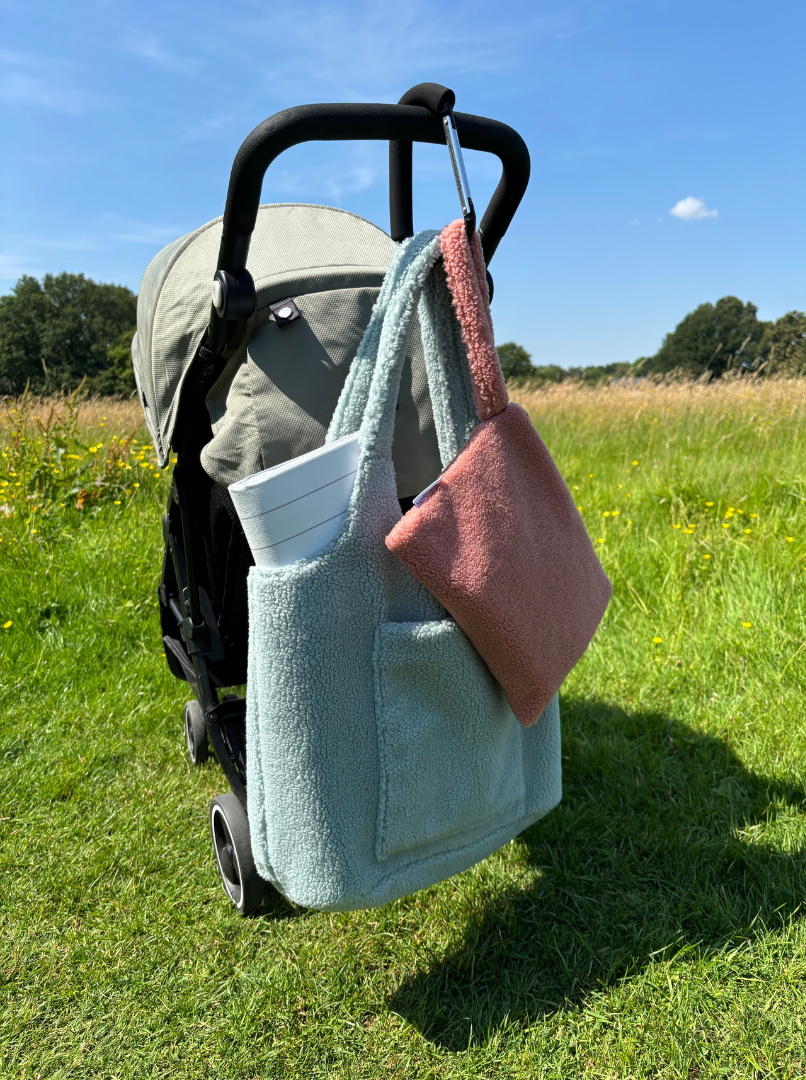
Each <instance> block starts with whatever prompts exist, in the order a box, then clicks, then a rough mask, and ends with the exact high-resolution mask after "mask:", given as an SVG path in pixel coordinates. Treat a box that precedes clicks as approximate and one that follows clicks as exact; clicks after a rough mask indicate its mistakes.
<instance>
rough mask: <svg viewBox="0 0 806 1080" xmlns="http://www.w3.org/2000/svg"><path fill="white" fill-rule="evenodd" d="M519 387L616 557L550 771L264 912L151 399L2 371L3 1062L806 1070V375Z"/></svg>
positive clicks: (251, 1070) (593, 1071) (587, 1072)
mask: <svg viewBox="0 0 806 1080" xmlns="http://www.w3.org/2000/svg"><path fill="white" fill-rule="evenodd" d="M521 400H522V401H523V402H524V404H525V405H526V406H527V407H528V408H529V410H530V412H531V415H532V416H533V418H534V420H535V423H536V424H537V427H538V429H539V430H540V432H541V433H542V435H543V437H544V438H545V440H546V442H547V443H548V445H549V447H550V449H551V450H552V452H553V453H554V455H555V458H556V460H557V461H558V463H559V464H560V467H561V469H562V471H563V474H564V475H565V477H566V479H567V481H568V483H569V486H570V487H571V489H572V491H573V492H574V495H575V496H576V498H577V500H578V504H579V506H580V507H581V512H582V515H583V517H584V519H585V521H586V523H587V525H588V528H589V530H590V534H591V536H592V538H593V540H594V542H595V544H596V547H597V550H598V552H599V554H600V557H601V559H602V562H603V564H604V566H605V568H606V570H607V571H608V573H609V574H610V576H611V578H612V580H613V583H614V597H613V601H612V603H611V605H610V608H609V610H608V613H607V615H606V617H605V621H604V623H603V624H602V627H601V628H600V630H599V632H598V634H597V636H596V638H595V640H594V643H593V645H592V646H591V648H590V649H589V651H588V653H587V655H586V656H585V657H584V659H583V660H582V662H581V663H580V664H579V665H578V667H577V668H576V670H575V671H574V672H573V673H572V675H571V676H570V677H569V679H568V680H567V683H566V685H565V687H564V689H563V692H562V694H561V708H562V716H563V738H564V745H563V757H564V763H563V764H564V798H563V802H562V804H561V805H560V807H559V808H558V809H557V810H555V811H554V812H553V813H552V814H550V815H549V816H548V817H547V818H546V819H544V820H543V821H542V822H539V823H538V824H537V825H536V826H533V827H532V828H531V829H529V830H528V831H527V832H526V833H524V834H523V835H522V836H520V837H518V838H517V839H516V840H515V841H513V842H512V843H511V844H509V845H507V846H506V847H505V848H503V849H502V850H501V851H500V852H498V853H497V854H496V855H494V856H493V857H491V858H490V859H488V860H486V862H484V863H482V864H481V865H479V866H477V867H475V868H473V869H471V870H469V871H467V872H466V873H464V874H462V875H460V876H459V877H457V878H455V879H452V880H450V881H446V882H443V883H442V884H440V885H437V886H435V887H433V888H431V889H429V890H427V891H425V892H423V893H420V894H417V895H415V896H412V897H409V898H407V899H404V900H401V901H399V902H397V903H395V904H392V905H389V906H387V907H384V908H381V909H377V910H373V911H368V912H358V913H351V914H344V915H329V914H322V913H317V912H308V911H302V910H297V909H295V908H293V907H292V906H291V905H289V904H287V903H285V902H284V901H282V900H281V899H279V898H276V897H275V898H274V899H270V900H268V901H267V903H266V905H265V906H264V909H263V911H262V913H261V914H260V916H259V917H257V918H254V919H250V920H246V921H244V920H241V919H239V918H238V917H237V916H236V915H234V914H233V913H232V911H231V910H230V908H229V907H228V906H227V903H226V901H225V898H224V894H223V892H222V890H221V888H220V886H219V883H218V880H217V876H216V871H215V866H214V861H213V856H212V850H211V846H210V842H209V839H208V834H207V825H206V811H207V806H208V802H209V799H210V797H211V796H213V795H215V794H218V793H219V792H221V791H223V790H224V789H225V785H224V783H223V781H222V777H221V773H220V770H219V769H218V767H217V766H216V765H215V764H214V763H209V764H208V765H206V766H205V767H204V768H202V769H201V770H200V771H191V770H190V768H189V767H188V765H187V763H186V760H185V757H184V753H183V749H184V748H183V739H182V729H181V707H182V703H183V701H184V700H185V699H186V697H187V696H188V694H187V691H186V688H184V685H183V684H179V683H177V682H175V681H174V680H173V679H172V678H171V676H170V675H169V673H168V670H167V668H166V666H165V661H164V660H163V658H162V648H161V643H160V638H159V632H158V625H157V618H156V613H157V607H156V597H155V589H156V585H157V581H158V572H159V564H160V558H161V551H160V547H161V541H160V529H159V519H160V516H161V514H162V509H163V502H164V499H165V494H166V490H167V476H166V474H160V473H159V472H158V471H157V470H156V469H155V468H154V462H153V455H152V454H151V453H150V448H149V447H148V445H147V443H146V436H145V434H144V433H143V432H140V433H139V435H137V434H135V436H134V438H135V439H140V440H141V443H134V442H132V441H128V440H127V436H128V435H129V434H130V432H131V429H132V428H134V427H135V426H136V425H137V423H138V416H137V412H136V410H135V409H134V407H129V406H115V407H114V411H113V406H112V405H111V404H108V403H104V402H100V403H95V404H94V405H92V407H91V408H89V409H87V410H85V412H84V413H83V414H79V416H78V418H77V421H76V422H75V423H74V420H75V418H74V420H71V419H70V417H69V416H68V417H66V419H64V421H63V422H60V423H61V427H60V428H59V429H58V431H57V433H56V435H53V436H48V435H47V433H46V434H45V435H42V434H40V435H39V436H37V435H36V427H35V423H34V421H33V415H34V414H36V415H39V417H40V424H43V425H44V427H45V429H48V427H49V426H50V427H51V428H52V426H53V421H51V423H50V425H48V423H47V422H46V417H47V410H46V407H45V406H44V405H42V404H35V406H34V409H33V413H32V414H31V416H30V417H28V419H25V417H24V416H23V418H22V419H21V418H20V417H21V415H22V414H21V413H20V411H19V406H17V408H18V412H17V413H16V414H12V413H11V411H10V409H11V406H9V410H8V411H7V413H6V418H5V420H4V421H2V423H3V424H4V427H3V428H2V440H0V441H2V444H3V445H5V446H6V449H5V450H4V451H3V453H4V455H5V456H3V457H2V458H0V575H1V576H0V819H2V820H1V822H0V824H2V830H1V831H0V873H1V874H2V879H1V880H2V893H0V978H1V985H2V991H1V994H2V996H1V997H0V1002H1V1003H2V1004H1V1007H2V1014H1V1018H0V1076H3V1077H15V1078H16V1077H21V1078H22V1077H25V1078H31V1080H33V1078H35V1077H36V1078H41V1080H44V1078H46V1077H47V1078H50V1077H60V1078H61V1077H104V1078H106V1077H110V1078H111V1077H120V1078H135V1077H136V1078H139V1077H160V1078H162V1077H166V1078H177V1080H180V1078H181V1080H184V1078H196V1077H211V1078H216V1080H218V1078H222V1080H223V1078H236V1077H237V1078H257V1077H284V1078H285V1077H293V1078H305V1080H318V1078H320V1077H333V1078H340V1080H341V1078H359V1077H360V1078H375V1077H382V1076H383V1077H401V1078H406V1080H414V1078H417V1080H419V1078H426V1077H440V1078H442V1077H445V1078H448V1077H450V1078H460V1077H461V1078H473V1080H487V1078H498V1077H501V1078H507V1080H516V1078H517V1080H520V1078H524V1080H525V1078H529V1080H537V1078H543V1077H546V1078H548V1077H556V1078H562V1080H571V1078H575V1077H664V1078H665V1077H681V1078H682V1077H696V1078H699V1080H702V1078H705V1077H723V1076H729V1077H753V1078H760V1077H782V1078H783V1077H803V1076H804V1075H806V950H805V948H804V946H806V927H805V926H804V922H803V919H802V902H803V899H804V895H806V854H805V852H806V847H805V846H804V845H805V842H806V724H805V723H804V720H803V700H804V682H806V679H805V677H804V673H805V672H806V617H805V616H804V612H806V510H805V509H804V500H805V499H806V455H805V454H804V434H806V432H805V430H804V425H805V424H806V380H805V381H796V380H793V381H786V382H785V381H781V382H775V381H769V382H767V383H759V382H749V381H741V380H735V381H725V382H723V383H721V384H716V385H712V386H704V385H691V384H669V385H665V386H663V385H655V386H653V385H651V384H647V383H644V384H641V385H640V386H636V387H624V386H610V387H603V388H600V389H597V390H583V389H578V388H577V389H575V388H569V387H568V386H560V387H557V388H554V389H551V390H547V391H540V392H533V393H531V394H526V393H523V394H522V395H521ZM23 411H24V410H23ZM71 425H72V426H71ZM101 425H103V426H101ZM113 436H114V438H113ZM23 440H24V441H23ZM43 440H44V441H43ZM71 454H72V455H73V456H72V457H70V456H69V455H71ZM99 477H100V479H101V483H99V484H97V483H95V480H96V479H97V478H99ZM82 493H83V494H82ZM62 504H63V505H62ZM79 506H80V508H79Z"/></svg>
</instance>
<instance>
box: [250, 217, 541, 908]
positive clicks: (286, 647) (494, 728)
mask: <svg viewBox="0 0 806 1080" xmlns="http://www.w3.org/2000/svg"><path fill="white" fill-rule="evenodd" d="M438 258H439V234H438V233H436V232H427V233H421V234H419V235H418V236H415V237H413V238H412V239H410V240H408V241H406V242H404V243H403V244H402V245H401V246H400V248H399V249H398V251H397V253H396V255H395V257H394V259H393V260H392V263H391V265H390V267H389V270H388V273H387V276H386V279H385V281H384V285H383V288H382V289H381V293H380V295H379V297H378V301H377V304H376V308H375V311H374V313H373V316H372V319H371V321H370V324H369V326H368V328H367V331H366V333H365V335H364V339H363V341H362V343H361V347H360V348H359V351H358V354H357V356H356V358H355V360H354V362H353V366H352V368H351V370H350V374H349V376H348V379H347V382H346V383H345V386H344V389H343V392H342V395H341V398H340V400H339V404H338V407H337V410H336V414H335V416H334V418H333V422H332V423H331V427H330V430H329V433H328V439H329V440H331V441H332V440H333V439H336V438H339V437H341V436H343V435H347V434H351V433H353V432H355V431H359V433H360V435H359V445H360V451H359V459H358V471H357V473H356V478H355V483H354V487H353V492H352V497H351V501H350V505H349V510H348V513H347V517H346V519H345V521H344V524H343V526H342V528H341V531H340V532H339V534H338V535H337V536H336V537H335V538H334V539H333V540H332V541H331V542H330V543H329V544H328V545H327V546H326V547H325V548H324V549H323V550H321V551H320V552H319V553H318V554H316V555H315V556H313V557H311V558H308V559H302V560H300V561H298V562H296V563H293V564H292V565H290V566H280V567H273V566H271V567H269V566H256V567H253V568H252V570H251V571H250V574H249V583H248V585H249V658H248V681H247V715H246V724H247V801H248V814H249V824H250V831H251V838H252V851H253V855H254V859H255V866H256V868H257V870H258V873H259V874H260V875H261V876H262V877H263V878H265V879H266V880H267V881H270V882H271V883H272V884H273V885H274V886H275V887H276V888H277V889H279V891H280V892H281V893H283V894H284V895H285V896H286V897H288V899H290V900H292V901H294V902H295V903H298V904H302V905H304V906H306V907H312V908H322V909H325V910H330V911H343V910H349V909H354V908H365V907H373V906H375V905H378V904H384V903H386V902H387V901H390V900H394V899H396V898H397V897H400V896H404V895H406V894H408V893H411V892H414V891H416V890H418V889H422V888H424V887H425V886H427V885H430V884H432V883H434V882H436V881H439V880H441V879H443V878H445V877H448V876H450V875H451V874H456V873H458V872H459V871H461V870H464V869H465V868H467V867H468V866H471V865H472V864H473V863H475V862H477V861H479V860H480V859H483V858H485V857H486V856H487V855H489V854H490V853H491V852H493V851H495V850H496V849H497V848H499V847H500V846H501V845H502V844H504V843H506V842H507V841H508V840H510V839H511V838H512V837H513V836H515V835H517V834H518V833H519V832H521V830H523V829H524V828H526V826H527V825H530V824H531V823H532V822H534V821H536V820H537V819H538V818H540V817H542V816H543V815H544V814H546V813H547V812H548V811H549V810H550V809H551V808H552V807H554V806H555V805H556V804H557V803H558V802H559V799H560V795H561V767H560V728H559V709H558V705H557V699H556V697H555V699H554V700H553V701H552V702H551V703H550V704H549V706H548V708H547V709H546V710H545V712H544V713H543V715H542V716H541V718H540V720H539V721H538V723H536V724H535V725H534V726H533V727H530V728H528V729H527V728H523V727H522V726H521V725H520V724H519V723H518V722H517V720H516V719H515V717H514V715H513V713H512V710H511V709H510V708H509V705H508V704H507V701H506V698H505V697H504V694H503V692H502V690H501V688H500V686H499V685H498V683H497V682H496V681H495V680H494V679H493V677H492V676H491V675H490V673H489V671H488V670H487V668H486V666H485V664H484V662H483V661H482V660H481V658H480V657H479V656H478V654H477V653H476V652H475V650H474V649H473V647H472V645H471V644H470V642H469V641H468V639H467V638H466V637H465V635H464V633H463V632H462V630H461V629H460V628H459V627H458V625H457V624H456V623H455V622H454V621H453V619H451V618H450V617H449V616H448V614H447V612H446V611H445V609H444V608H442V607H441V606H440V604H439V603H438V602H437V601H436V600H435V599H434V598H433V597H432V596H431V595H430V593H428V592H427V591H426V590H425V589H424V588H423V587H422V586H421V585H419V584H418V582H417V581H415V579H414V578H413V577H412V576H411V575H410V574H409V573H408V571H407V570H406V569H405V568H404V566H403V564H402V563H401V562H400V561H399V560H398V559H397V557H396V556H395V555H393V554H392V553H391V552H390V551H389V550H388V549H387V547H386V544H385V543H384V538H385V537H386V535H387V534H388V533H389V532H390V530H391V529H392V528H393V526H394V525H395V523H396V522H397V521H398V520H399V519H400V507H399V504H398V502H397V496H396V486H395V474H394V468H393V465H392V436H393V431H394V419H395V408H396V404H397V398H398V392H399V386H400V379H401V373H402V369H403V361H404V358H405V353H406V343H407V339H408V335H409V330H410V328H411V325H412V320H413V318H414V313H415V311H416V310H418V304H419V319H420V324H421V330H422V337H423V346H424V351H425V355H426V366H427V371H428V379H429V388H430V392H431V398H432V403H433V408H434V420H435V425H436V427H437V434H438V437H439V443H440V453H441V456H442V459H443V464H447V463H448V462H449V461H450V460H451V458H452V457H453V456H455V454H456V453H457V451H458V450H459V449H460V448H461V446H462V445H463V443H464V441H465V440H466V438H467V437H468V435H469V433H470V431H471V430H472V428H473V427H474V426H475V424H476V423H477V417H476V415H475V413H474V411H473V399H472V394H471V390H470V383H469V373H468V370H467V360H466V356H465V354H464V348H463V346H462V343H461V339H460V335H459V329H458V324H457V322H456V319H455V316H454V314H453V309H452V306H451V299H450V295H449V293H448V291H447V286H446V284H445V276H444V272H443V271H442V267H441V265H440V264H439V263H438V261H437V260H438Z"/></svg>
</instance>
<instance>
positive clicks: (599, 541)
mask: <svg viewBox="0 0 806 1080" xmlns="http://www.w3.org/2000/svg"><path fill="white" fill-rule="evenodd" d="M597 543H599V544H603V543H604V537H603V536H600V537H599V539H598V541H597Z"/></svg>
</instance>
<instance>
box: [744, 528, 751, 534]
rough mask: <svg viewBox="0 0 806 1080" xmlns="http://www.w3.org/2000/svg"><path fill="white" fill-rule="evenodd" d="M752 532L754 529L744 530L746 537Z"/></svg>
mask: <svg viewBox="0 0 806 1080" xmlns="http://www.w3.org/2000/svg"><path fill="white" fill-rule="evenodd" d="M752 531H753V530H752V529H745V530H744V532H745V535H747V533H751V532H752Z"/></svg>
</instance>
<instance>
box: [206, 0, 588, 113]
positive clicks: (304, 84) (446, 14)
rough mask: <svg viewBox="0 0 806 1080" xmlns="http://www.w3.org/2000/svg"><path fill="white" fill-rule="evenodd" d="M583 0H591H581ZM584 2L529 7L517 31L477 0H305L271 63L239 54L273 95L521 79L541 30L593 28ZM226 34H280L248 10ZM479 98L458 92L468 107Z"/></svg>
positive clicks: (298, 98) (391, 96)
mask: <svg viewBox="0 0 806 1080" xmlns="http://www.w3.org/2000/svg"><path fill="white" fill-rule="evenodd" d="M578 6H580V7H582V8H584V7H585V6H586V5H578ZM588 22H589V19H588V18H587V17H586V13H585V11H584V10H580V11H576V10H562V11H557V12H556V13H546V14H537V15H529V16H527V17H525V18H523V19H521V20H520V24H519V32H518V34H517V35H513V33H512V29H511V26H509V25H506V24H504V23H501V22H497V21H496V20H494V19H493V20H491V19H490V15H489V10H488V8H487V7H485V6H484V5H483V4H482V3H481V2H480V0H458V3H457V4H454V5H453V6H451V7H445V6H444V5H443V6H442V7H441V8H440V7H439V6H437V7H434V5H433V4H428V3H426V2H425V0H410V3H408V4H405V5H400V4H397V5H395V4H389V3H388V0H358V2H357V3H356V4H355V6H354V8H353V11H352V17H351V18H346V17H345V13H344V11H343V10H341V9H339V7H338V5H336V6H335V7H334V5H333V4H329V3H322V2H321V0H300V3H299V4H298V5H297V7H296V8H295V9H294V17H293V18H290V19H287V20H286V21H285V22H284V23H283V24H282V41H283V47H282V48H281V49H277V50H276V52H274V53H272V56H271V63H269V64H267V63H266V60H265V58H264V57H263V56H261V54H260V53H259V52H258V53H256V54H254V55H253V56H249V55H248V54H247V55H246V56H244V58H243V64H244V65H248V66H249V68H250V69H252V70H253V71H254V72H255V73H257V74H258V75H259V77H260V79H261V81H262V82H263V83H264V85H265V86H266V87H267V89H268V90H269V92H270V93H272V94H273V95H274V98H275V100H276V101H278V102H279V101H283V102H285V101H287V102H288V103H289V104H298V103H299V102H304V101H316V100H320V101H321V100H324V101H339V100H342V101H396V100H397V98H398V97H399V96H400V94H401V92H402V90H403V89H405V88H406V86H407V85H412V84H414V83H416V82H418V81H420V80H421V79H433V78H434V72H435V71H436V72H439V73H441V77H442V78H445V79H446V80H450V78H451V77H454V76H457V75H477V74H479V73H480V72H487V73H496V72H501V73H506V78H507V85H508V86H509V87H510V88H511V87H512V86H513V85H516V84H517V78H518V76H517V72H518V70H519V69H524V68H525V65H526V64H527V62H528V57H529V56H530V54H531V51H532V49H533V48H534V46H535V44H536V42H537V41H538V40H546V41H548V40H552V39H556V38H557V37H558V36H560V35H566V36H572V35H574V34H576V33H579V32H584V31H585V30H586V29H587V24H588ZM227 30H228V33H229V34H230V35H232V34H233V33H234V34H236V35H237V40H238V42H239V47H240V43H241V42H242V40H243V38H244V36H245V35H246V36H253V37H254V38H255V39H256V40H260V39H261V38H262V37H263V36H264V35H265V34H271V35H274V36H276V34H277V32H278V22H277V16H276V14H272V15H271V17H270V19H266V20H261V19H260V18H255V16H254V15H253V14H252V13H249V14H248V15H244V14H241V15H240V16H238V15H233V16H230V17H229V18H228V20H227ZM474 105H477V106H478V111H481V106H480V103H477V102H471V101H468V100H462V101H461V102H460V108H461V109H462V110H464V111H469V112H474V111H477V110H476V109H475V108H474V107H473V106H474Z"/></svg>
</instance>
